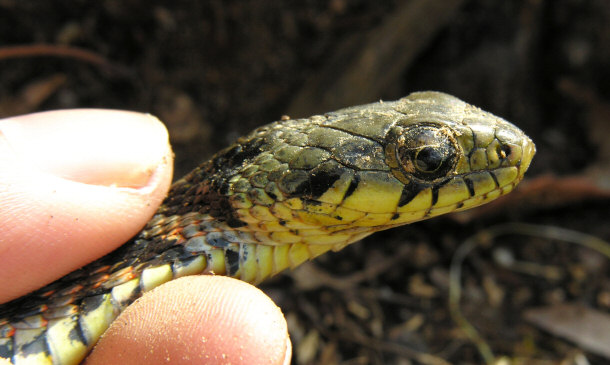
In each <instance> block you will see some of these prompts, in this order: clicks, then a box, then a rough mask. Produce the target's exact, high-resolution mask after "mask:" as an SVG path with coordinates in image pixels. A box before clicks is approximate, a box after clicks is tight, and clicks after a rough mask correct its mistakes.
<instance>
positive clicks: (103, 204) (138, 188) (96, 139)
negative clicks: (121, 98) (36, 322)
mask: <svg viewBox="0 0 610 365" xmlns="http://www.w3.org/2000/svg"><path fill="white" fill-rule="evenodd" d="M172 170H173V156H172V153H171V148H170V147H169V142H168V135H167V131H166V129H165V127H164V126H163V125H162V123H160V122H159V121H158V120H157V119H156V118H155V117H153V116H150V115H147V114H140V113H133V112H123V111H112V110H64V111H53V112H45V113H37V114H30V115H26V116H20V117H14V118H8V119H4V120H1V121H0V204H1V205H2V207H3V208H4V209H2V210H1V211H0V231H2V232H3V235H2V236H1V237H0V267H2V271H0V289H1V290H0V302H2V301H6V300H9V299H12V298H15V297H17V296H20V295H23V294H25V293H27V292H29V291H31V290H33V289H35V288H37V287H39V286H41V285H43V284H45V283H47V282H50V281H52V280H54V279H57V278H59V277H61V276H62V275H64V274H66V273H68V272H70V271H72V270H74V269H76V268H78V267H81V266H83V265H84V264H86V263H88V262H90V261H92V260H94V259H95V258H97V257H100V256H102V255H104V254H105V253H107V252H109V251H111V250H112V249H114V248H116V247H118V246H119V245H120V244H122V243H124V242H125V241H127V240H128V239H129V238H130V237H132V236H133V235H134V234H135V233H137V231H138V230H139V229H140V228H141V227H142V226H143V225H144V224H145V223H146V221H147V220H148V219H150V217H151V216H152V214H153V213H154V211H155V210H156V208H157V206H158V205H159V204H160V203H161V201H162V200H163V197H164V196H165V194H166V192H167V190H168V189H169V186H170V184H171V177H172ZM49 262H52V263H53V265H48V263H49ZM25 267H27V268H28V275H23V268H25ZM1 283H7V284H5V285H3V284H1ZM8 283H10V285H8Z"/></svg>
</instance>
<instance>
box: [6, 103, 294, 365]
mask: <svg viewBox="0 0 610 365" xmlns="http://www.w3.org/2000/svg"><path fill="white" fill-rule="evenodd" d="M172 162H173V161H172V152H171V149H170V147H169V144H168V138H167V131H166V130H165V128H164V127H163V125H162V124H161V123H159V122H158V120H157V119H156V118H154V117H152V116H149V115H144V114H138V113H130V112H118V111H107V110H69V111H57V112H48V113H38V114H31V115H27V116H22V117H15V118H9V119H5V120H0V207H1V209H0V232H2V235H0V268H1V270H0V303H2V302H6V301H9V300H11V299H14V298H16V297H19V296H21V295H24V294H26V293H28V292H30V291H32V290H34V289H36V288H38V287H40V286H42V285H44V284H46V283H48V282H51V281H53V280H55V279H57V278H59V277H61V276H63V275H65V274H67V273H69V272H70V271H72V270H74V269H76V268H78V267H81V266H83V265H84V264H86V263H88V262H90V261H92V260H95V259H96V258H98V257H101V256H103V255H104V254H106V253H108V252H110V251H112V250H113V249H115V248H116V247H118V246H120V245H121V244H122V243H124V242H126V241H127V240H128V239H129V238H131V237H132V236H134V235H135V234H136V233H137V232H138V231H139V230H140V229H141V227H142V226H143V225H144V224H145V223H146V222H147V221H148V220H149V219H150V217H151V216H152V215H153V214H154V212H155V210H156V209H157V207H158V205H159V204H160V203H161V202H162V200H163V197H164V196H165V194H166V193H167V190H168V188H169V185H170V183H171V175H172ZM24 272H27V275H24ZM290 354H291V347H290V341H289V339H288V334H287V327H286V322H285V319H284V318H283V316H282V314H281V311H280V310H279V309H278V308H277V306H275V304H274V303H273V302H272V301H271V300H270V299H269V298H268V297H267V296H265V295H264V294H263V293H262V292H261V291H260V290H258V289H256V288H255V287H253V286H251V285H249V284H246V283H243V282H240V281H238V280H234V279H229V278H225V277H213V276H194V277H187V278H182V279H178V280H174V281H171V282H169V283H166V284H164V285H162V286H161V287H159V288H157V289H155V290H153V291H151V292H149V293H147V294H145V295H144V296H143V297H142V298H141V299H140V300H138V301H137V302H136V303H134V304H132V305H131V306H129V307H128V308H127V309H126V310H125V311H124V312H123V313H122V314H121V315H120V316H119V318H117V319H116V320H115V321H114V322H113V323H112V325H111V326H110V328H109V329H108V331H107V332H106V333H105V334H104V335H103V336H102V339H101V340H100V341H99V342H98V345H97V346H96V348H95V349H94V350H93V352H92V353H91V354H90V356H89V357H88V358H87V363H88V364H108V363H118V362H119V361H120V362H121V363H122V364H132V363H133V364H141V363H143V362H145V363H147V364H155V363H167V362H168V361H169V362H170V363H172V364H174V363H175V364H177V363H188V364H193V363H205V364H220V363H232V364H256V363H270V364H287V363H289V360H290ZM2 363H3V362H2V360H1V359H0V364H2ZM4 363H6V362H4Z"/></svg>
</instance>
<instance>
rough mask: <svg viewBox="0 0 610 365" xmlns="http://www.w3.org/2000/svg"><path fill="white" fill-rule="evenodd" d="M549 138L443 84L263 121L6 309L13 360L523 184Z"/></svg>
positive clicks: (69, 346)
mask: <svg viewBox="0 0 610 365" xmlns="http://www.w3.org/2000/svg"><path fill="white" fill-rule="evenodd" d="M535 152H536V148H535V145H534V143H533V142H532V140H531V139H530V138H529V137H528V136H526V135H525V134H524V133H523V132H522V131H521V130H520V129H518V128H517V127H516V126H514V125H513V124H511V123H509V122H508V121H506V120H504V119H502V118H500V117H497V116H495V115H493V114H491V113H489V112H486V111H483V110H481V109H480V108H477V107H475V106H472V105H470V104H468V103H465V102H463V101H462V100H460V99H458V98H456V97H454V96H451V95H448V94H445V93H441V92H434V91H426V92H414V93H411V94H410V95H408V96H406V97H404V98H402V99H399V100H397V101H392V102H384V101H380V102H376V103H371V104H366V105H360V106H353V107H348V108H344V109H341V110H338V111H335V112H330V113H326V114H323V115H315V116H312V117H309V118H302V119H290V118H288V117H282V118H281V120H279V121H276V122H273V123H271V124H268V125H265V126H262V127H259V128H257V129H255V130H254V131H252V132H251V133H250V134H248V135H246V136H243V137H241V138H239V139H237V141H236V142H235V143H234V144H232V145H231V146H229V147H228V148H225V149H223V150H221V151H220V152H218V153H217V154H215V155H214V156H213V157H212V158H211V159H210V160H208V161H206V162H204V163H203V164H201V165H200V166H199V167H197V168H195V169H194V170H193V171H192V172H190V173H189V174H188V175H186V176H185V177H183V178H182V179H180V180H178V181H176V182H175V183H174V184H173V185H172V187H171V189H170V191H169V193H168V196H167V197H166V198H165V200H164V202H163V203H162V205H161V206H160V208H159V209H158V210H157V212H156V213H155V215H154V216H153V217H152V218H151V220H150V221H149V222H148V223H147V224H146V226H145V227H144V228H143V229H142V230H141V232H140V233H139V234H137V235H136V236H135V237H134V238H133V239H131V240H130V241H128V242H127V243H125V244H124V245H122V246H120V247H119V248H118V249H116V250H115V251H113V252H111V253H109V254H108V255H106V256H104V257H102V258H101V259H98V260H96V261H94V262H92V263H90V264H88V265H86V266H84V267H83V268H81V269H78V270H76V271H74V272H72V273H70V274H68V275H66V276H64V277H62V278H60V279H59V280H57V281H55V282H53V283H51V284H48V285H47V286H45V287H43V288H41V289H39V290H36V291H34V292H32V293H30V294H28V295H25V296H23V297H21V298H17V299H14V300H12V301H10V302H8V303H5V304H2V305H1V306H0V357H2V358H6V359H9V360H10V361H11V362H12V363H13V364H15V365H24V364H53V365H71V364H78V363H80V362H81V361H82V360H83V359H84V358H85V357H86V355H87V354H88V353H89V352H90V350H91V349H92V347H93V346H94V345H95V343H96V342H97V341H98V339H99V338H100V337H101V336H102V334H103V333H104V331H105V330H106V329H107V328H108V327H109V326H110V324H111V323H112V321H113V320H114V319H115V318H117V316H118V315H119V314H120V313H121V312H122V311H123V310H124V309H125V308H126V307H127V306H128V305H129V304H130V303H132V302H134V301H135V300H136V299H137V298H139V297H140V296H141V295H143V294H144V293H146V292H148V291H150V290H152V289H153V288H155V287H158V286H159V285H161V284H163V283H165V282H168V281H170V280H174V279H177V278H180V277H183V276H187V275H199V274H207V275H226V276H229V277H233V278H237V279H241V280H243V281H246V282H249V283H252V284H258V283H260V282H262V281H263V280H265V279H266V278H268V277H270V276H273V275H275V274H278V273H279V272H282V271H283V270H285V269H288V268H295V267H297V266H299V265H300V264H301V263H303V262H305V261H307V260H310V259H313V258H315V257H317V256H319V255H321V254H323V253H325V252H328V251H331V250H332V251H338V250H341V249H342V248H344V247H345V246H347V245H349V244H351V243H353V242H356V241H359V240H361V239H362V238H364V237H366V236H368V235H370V234H372V233H374V232H377V231H381V230H385V229H389V228H392V227H397V226H401V225H405V224H409V223H413V222H416V221H421V220H424V219H428V218H432V217H435V216H438V215H441V214H445V213H450V212H455V211H461V210H465V209H470V208H473V207H475V206H479V205H481V204H484V203H487V202H489V201H492V200H494V199H496V198H497V197H499V196H501V195H504V194H506V193H508V192H510V191H512V190H513V189H514V188H515V186H516V185H517V184H518V183H519V182H520V181H521V180H522V179H523V176H524V174H525V171H526V170H527V169H528V167H529V166H530V163H531V161H532V158H533V156H534V154H535Z"/></svg>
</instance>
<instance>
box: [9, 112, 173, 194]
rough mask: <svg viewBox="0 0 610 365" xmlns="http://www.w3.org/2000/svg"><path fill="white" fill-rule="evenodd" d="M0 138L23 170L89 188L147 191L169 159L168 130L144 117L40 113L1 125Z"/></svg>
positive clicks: (144, 115) (88, 113)
mask: <svg viewBox="0 0 610 365" xmlns="http://www.w3.org/2000/svg"><path fill="white" fill-rule="evenodd" d="M0 133H1V134H3V135H4V137H5V139H6V141H7V143H8V144H9V145H10V148H11V150H12V151H13V152H14V153H15V156H16V158H18V159H20V160H21V163H22V164H23V165H24V166H25V167H29V168H35V169H38V170H40V171H43V172H45V173H48V174H52V175H55V176H57V177H60V178H63V179H67V180H72V181H76V182H81V183H85V184H91V185H101V186H117V187H126V188H141V187H145V186H147V185H149V184H150V183H151V179H154V178H155V172H156V169H157V167H158V166H159V165H160V163H162V162H165V163H167V162H168V161H164V159H167V158H170V159H171V149H170V147H169V142H168V134H167V130H166V129H165V127H164V126H163V124H162V123H161V122H160V121H159V120H158V119H157V118H155V117H153V116H151V115H148V114H141V113H133V112H124V111H115V110H101V109H78V110H62V111H51V112H43V113H36V114H30V115H25V116H19V117H13V118H9V119H5V120H2V121H0ZM169 162H170V165H171V161H169Z"/></svg>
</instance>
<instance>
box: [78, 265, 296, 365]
mask: <svg viewBox="0 0 610 365" xmlns="http://www.w3.org/2000/svg"><path fill="white" fill-rule="evenodd" d="M290 356H291V345H290V340H289V337H288V332H287V325H286V320H285V319H284V317H283V315H282V313H281V311H280V309H279V308H278V307H277V306H276V305H275V304H274V303H273V301H271V299H269V297H267V296H266V295H265V294H264V293H263V292H261V291H260V290H259V289H257V288H255V287H253V286H252V285H249V284H247V283H244V282H242V281H239V280H235V279H231V278H227V277H222V276H191V277H185V278H182V279H178V280H174V281H171V282H169V283H167V284H164V285H162V286H160V287H159V288H157V289H155V290H153V291H152V292H150V293H148V294H146V295H144V296H143V297H142V298H141V299H139V300H138V301H136V302H135V303H134V304H133V305H131V306H129V307H128V308H127V309H126V310H125V311H124V312H123V313H122V314H121V315H120V316H119V318H117V319H116V320H115V321H114V322H113V323H112V325H111V326H110V328H109V330H108V331H106V333H104V335H103V336H102V338H101V340H100V341H99V342H98V344H97V346H96V347H95V349H94V351H93V352H92V354H91V355H90V356H89V357H88V359H87V364H89V365H95V364H121V365H128V364H166V363H167V362H168V360H169V361H170V362H171V363H172V364H210V365H211V364H234V365H235V364H288V363H289V361H290Z"/></svg>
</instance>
